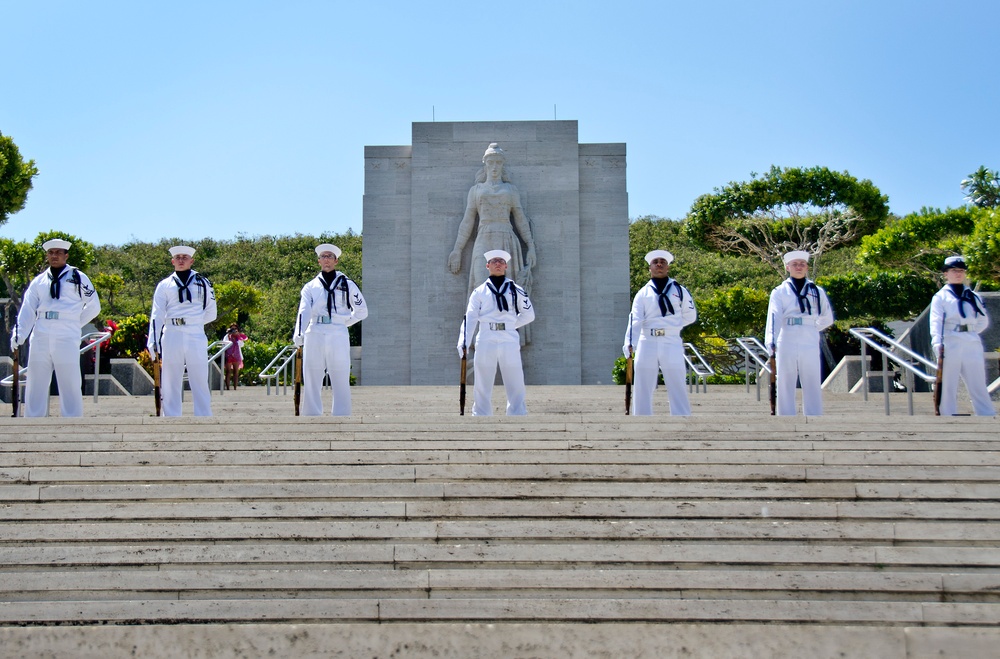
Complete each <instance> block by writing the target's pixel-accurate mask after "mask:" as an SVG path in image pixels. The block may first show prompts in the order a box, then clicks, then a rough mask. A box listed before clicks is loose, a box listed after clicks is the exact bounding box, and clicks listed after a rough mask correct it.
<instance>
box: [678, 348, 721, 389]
mask: <svg viewBox="0 0 1000 659" xmlns="http://www.w3.org/2000/svg"><path fill="white" fill-rule="evenodd" d="M696 360H697V361H696ZM684 361H685V362H686V363H687V367H688V370H689V371H690V372H691V374H692V375H693V376H694V377H693V378H691V379H690V380H689V381H688V391H691V387H692V385H694V391H695V392H697V391H698V380H699V379H701V387H702V393H708V383H707V382H706V381H705V378H707V377H708V376H710V375H715V369H714V368H712V367H711V366H710V365H709V363H708V362H707V361H705V358H704V357H702V356H701V353H700V352H698V349H697V348H695V347H694V345H693V344H691V343H685V344H684Z"/></svg>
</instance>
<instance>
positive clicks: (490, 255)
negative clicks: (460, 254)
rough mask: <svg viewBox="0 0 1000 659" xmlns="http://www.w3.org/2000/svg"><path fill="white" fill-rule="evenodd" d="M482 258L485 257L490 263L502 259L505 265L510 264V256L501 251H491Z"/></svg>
mask: <svg viewBox="0 0 1000 659" xmlns="http://www.w3.org/2000/svg"><path fill="white" fill-rule="evenodd" d="M483 256H485V257H486V260H487V261H490V260H492V259H503V260H504V261H506V262H507V263H510V254H508V253H507V252H505V251H503V250H502V249H491V250H490V251H488V252H486V253H485V254H483Z"/></svg>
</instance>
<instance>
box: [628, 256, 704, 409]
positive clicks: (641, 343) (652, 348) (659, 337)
mask: <svg viewBox="0 0 1000 659" xmlns="http://www.w3.org/2000/svg"><path fill="white" fill-rule="evenodd" d="M671 258H672V257H671ZM628 318H629V320H628V325H627V326H626V327H625V343H624V345H623V346H622V352H624V353H625V356H626V357H628V347H629V346H630V345H631V346H633V347H634V348H635V357H634V359H635V361H634V362H633V372H634V373H635V381H634V383H633V384H634V385H635V391H634V395H633V398H632V408H633V413H634V414H635V415H636V416H650V415H652V414H653V392H654V391H655V390H656V380H657V377H656V376H657V374H658V373H660V372H662V373H663V382H664V384H666V386H667V398H668V400H669V402H670V415H671V416H691V403H690V401H689V400H688V395H687V387H686V382H685V379H686V377H685V376H686V374H687V366H686V363H685V361H684V342H683V341H682V340H681V330H682V329H683V328H685V327H687V326H688V325H690V324H691V323H693V322H695V321H696V320H697V319H698V312H697V310H696V309H695V306H694V298H693V297H691V293H690V292H689V291H688V290H687V289H686V288H684V287H683V286H681V285H680V284H678V283H677V281H676V280H674V279H670V278H669V277H668V278H667V283H666V284H665V285H664V287H663V293H662V294H661V293H659V292H658V291H657V290H656V285H655V284H654V283H653V280H652V279H650V280H649V281H648V282H647V283H646V285H645V286H643V287H642V288H640V289H639V292H638V293H636V294H635V298H634V299H633V300H632V311H631V313H629V317H628Z"/></svg>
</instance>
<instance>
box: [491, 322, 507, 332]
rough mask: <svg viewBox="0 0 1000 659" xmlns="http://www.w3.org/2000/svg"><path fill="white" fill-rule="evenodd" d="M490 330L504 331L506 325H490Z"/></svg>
mask: <svg viewBox="0 0 1000 659" xmlns="http://www.w3.org/2000/svg"><path fill="white" fill-rule="evenodd" d="M490 329H491V330H498V331H499V330H506V329H507V323H490Z"/></svg>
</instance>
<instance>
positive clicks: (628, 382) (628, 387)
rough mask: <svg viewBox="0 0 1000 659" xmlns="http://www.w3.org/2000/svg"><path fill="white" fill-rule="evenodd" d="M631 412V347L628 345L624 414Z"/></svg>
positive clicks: (627, 414)
mask: <svg viewBox="0 0 1000 659" xmlns="http://www.w3.org/2000/svg"><path fill="white" fill-rule="evenodd" d="M631 413H632V348H631V347H629V350H628V359H626V360H625V416H629V415H630V414H631Z"/></svg>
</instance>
